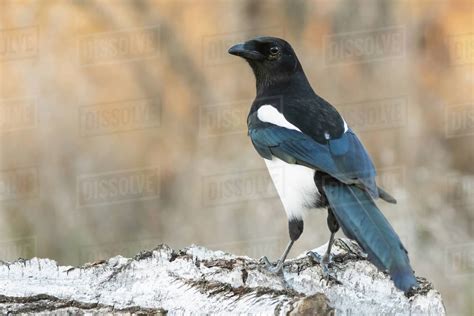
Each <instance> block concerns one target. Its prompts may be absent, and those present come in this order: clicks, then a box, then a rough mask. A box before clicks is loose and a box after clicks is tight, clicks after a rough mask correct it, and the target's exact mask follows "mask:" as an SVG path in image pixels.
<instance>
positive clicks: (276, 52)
mask: <svg viewBox="0 0 474 316" xmlns="http://www.w3.org/2000/svg"><path fill="white" fill-rule="evenodd" d="M279 51H280V47H278V46H273V47H271V48H270V54H272V55H276V54H278V52H279Z"/></svg>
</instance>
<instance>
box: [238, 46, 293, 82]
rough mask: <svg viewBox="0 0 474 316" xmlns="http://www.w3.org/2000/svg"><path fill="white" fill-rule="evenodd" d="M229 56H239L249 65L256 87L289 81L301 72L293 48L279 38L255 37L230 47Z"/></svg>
mask: <svg viewBox="0 0 474 316" xmlns="http://www.w3.org/2000/svg"><path fill="white" fill-rule="evenodd" d="M229 54H232V55H236V56H240V57H242V58H244V59H245V60H246V61H247V62H248V63H249V64H250V67H252V70H253V72H254V74H255V77H256V79H257V87H258V86H261V85H270V84H271V83H274V82H281V81H282V80H283V81H284V80H289V79H290V78H291V77H292V75H293V74H295V73H298V72H302V69H301V65H300V63H299V61H298V58H297V57H296V54H295V52H294V50H293V48H291V46H290V44H288V42H286V41H285V40H283V39H281V38H276V37H256V38H254V39H252V40H249V41H247V42H245V43H240V44H237V45H234V46H232V47H231V48H230V49H229Z"/></svg>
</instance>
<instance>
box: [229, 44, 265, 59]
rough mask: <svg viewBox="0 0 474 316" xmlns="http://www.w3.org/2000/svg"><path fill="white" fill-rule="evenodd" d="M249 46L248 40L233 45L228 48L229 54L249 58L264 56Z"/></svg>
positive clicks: (261, 57) (262, 57)
mask: <svg viewBox="0 0 474 316" xmlns="http://www.w3.org/2000/svg"><path fill="white" fill-rule="evenodd" d="M251 46H252V45H249V44H248V42H247V43H240V44H237V45H234V46H232V47H231V48H229V54H231V55H235V56H240V57H242V58H245V59H251V60H262V59H264V56H263V55H262V54H261V53H260V52H258V51H256V50H254V49H253V48H252V47H251Z"/></svg>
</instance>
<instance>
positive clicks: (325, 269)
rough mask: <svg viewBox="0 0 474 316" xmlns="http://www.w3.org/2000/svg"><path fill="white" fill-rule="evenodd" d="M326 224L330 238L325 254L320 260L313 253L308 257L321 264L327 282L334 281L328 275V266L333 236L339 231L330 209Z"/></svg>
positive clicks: (309, 253) (318, 256)
mask: <svg viewBox="0 0 474 316" xmlns="http://www.w3.org/2000/svg"><path fill="white" fill-rule="evenodd" d="M327 223H328V227H329V230H330V231H331V236H330V237H329V242H328V247H327V249H326V252H325V253H324V255H323V257H322V258H321V256H320V255H319V254H317V253H314V252H312V251H310V252H308V255H310V256H311V257H313V258H314V259H316V260H317V261H318V262H319V263H320V264H321V269H322V271H323V276H324V278H325V279H326V280H328V281H329V280H330V279H336V278H335V277H334V276H333V275H331V273H330V270H329V264H330V263H331V248H332V245H333V244H334V236H335V235H336V232H337V231H338V230H339V223H338V222H337V220H336V217H335V216H334V213H333V212H332V209H331V207H329V208H328V218H327ZM336 281H337V280H336Z"/></svg>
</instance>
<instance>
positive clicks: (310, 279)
mask: <svg viewBox="0 0 474 316" xmlns="http://www.w3.org/2000/svg"><path fill="white" fill-rule="evenodd" d="M325 246H326V245H323V246H321V247H319V248H317V249H314V250H313V251H315V252H317V253H319V254H322V253H324V251H325V249H326V248H325ZM332 254H333V264H332V266H331V269H332V271H333V272H334V274H335V277H336V279H337V280H331V281H329V282H328V281H327V280H326V279H324V278H322V270H321V267H320V265H319V263H318V262H316V261H315V260H314V259H313V258H311V257H309V256H307V255H306V254H303V255H301V256H299V257H297V258H294V259H290V260H288V261H287V263H286V264H285V266H284V272H283V275H273V274H271V273H268V272H267V271H266V270H265V269H264V268H263V266H262V265H261V264H260V263H259V261H258V260H255V259H252V258H249V257H245V256H235V255H232V254H228V253H225V252H222V251H213V250H209V249H206V248H204V247H200V246H195V245H193V246H190V247H188V248H185V249H182V250H178V251H175V250H173V249H171V248H170V247H168V246H166V245H160V246H158V247H157V248H155V249H154V250H151V251H142V252H140V253H139V254H137V255H136V256H135V257H134V258H124V257H122V256H116V257H113V258H110V259H107V260H102V261H99V262H94V263H88V264H85V265H83V266H80V267H73V266H60V265H58V264H57V263H56V262H55V261H54V260H50V259H38V258H32V259H29V260H24V259H19V260H16V261H14V262H2V263H1V265H0V313H2V314H6V313H24V314H35V313H41V312H43V313H51V312H54V313H55V314H63V313H64V314H68V313H70V314H76V313H88V314H89V313H91V314H94V313H98V314H103V313H117V314H167V313H170V314H182V313H193V314H194V313H200V314H202V313H259V314H278V315H288V314H289V315H297V314H318V315H427V314H430V315H444V314H445V308H444V306H443V302H442V299H441V295H440V294H439V292H438V291H436V290H435V289H434V288H433V286H432V285H431V284H430V283H429V282H428V281H427V280H426V279H424V278H420V277H418V281H419V282H420V288H419V289H417V290H416V291H413V292H412V293H409V295H407V296H406V295H404V294H403V293H402V292H401V291H399V290H397V289H396V288H395V287H394V285H393V282H392V281H391V280H390V277H389V276H388V275H387V274H385V273H383V272H380V271H378V270H377V268H376V267H375V266H374V265H372V264H371V263H370V262H368V261H367V260H366V256H365V254H364V253H363V252H362V251H361V249H360V247H359V246H358V245H357V244H356V243H354V242H352V241H350V240H349V239H337V240H336V242H335V246H334V247H333V253H332Z"/></svg>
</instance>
